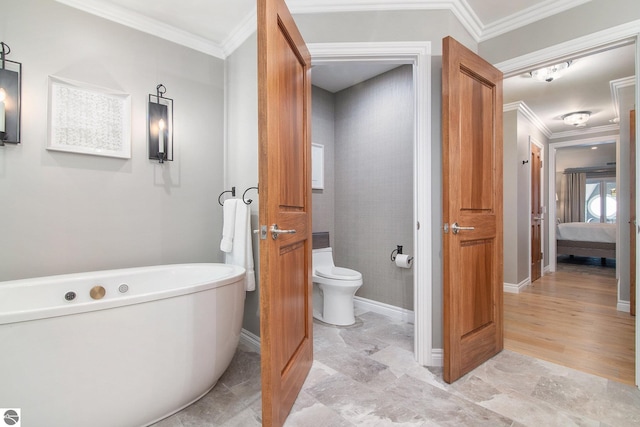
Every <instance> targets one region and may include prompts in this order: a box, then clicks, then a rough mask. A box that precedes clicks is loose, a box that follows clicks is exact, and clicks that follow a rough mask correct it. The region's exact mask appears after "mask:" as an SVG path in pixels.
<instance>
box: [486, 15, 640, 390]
mask: <svg viewBox="0 0 640 427" xmlns="http://www.w3.org/2000/svg"><path fill="white" fill-rule="evenodd" d="M629 41H633V42H635V46H636V67H635V68H636V70H635V71H636V73H635V83H636V91H635V92H636V95H635V102H636V105H640V20H637V21H633V22H629V23H626V24H623V25H619V26H617V27H612V28H607V29H605V30H602V31H598V32H595V33H593V34H588V35H586V36H582V37H578V38H577V39H573V40H569V41H566V42H563V43H559V44H557V45H555V46H551V47H549V48H545V49H541V50H538V51H535V52H532V53H528V54H526V55H522V56H519V57H517V58H513V59H509V60H507V61H503V62H500V63H498V64H494V66H495V67H497V68H498V69H499V70H501V71H502V72H503V73H504V74H505V78H506V77H512V76H515V75H518V74H519V73H522V72H525V71H527V70H530V69H531V68H533V67H535V66H537V65H540V64H544V63H546V64H553V63H556V61H558V60H559V59H566V58H569V57H574V56H576V55H578V54H585V55H586V54H588V53H590V52H597V51H599V50H602V49H603V48H607V47H613V46H616V45H622V44H625V43H628V42H629ZM638 125H640V114H638V115H636V129H640V127H639V126H638ZM639 148H640V145H639V144H638V137H637V136H636V152H640V151H638V150H639ZM549 163H551V162H549ZM549 166H550V168H551V166H552V165H551V164H550V165H549ZM550 170H553V169H550ZM637 170H640V156H637V157H636V171H637ZM550 181H551V180H550ZM553 182H554V186H555V180H554V181H553ZM639 196H640V174H636V212H640V197H639ZM552 197H553V198H554V201H553V204H551V203H550V206H553V207H554V211H555V193H551V191H549V199H551V198H552ZM550 230H551V233H553V237H555V227H550ZM550 241H552V240H550ZM550 246H553V245H550ZM636 251H637V252H636V253H640V252H638V251H640V239H636ZM549 252H550V254H549V255H550V256H551V259H550V261H551V262H553V263H554V266H555V261H554V260H555V248H553V251H549ZM638 277H640V263H638V262H636V278H638ZM639 309H640V299H639V298H636V310H639ZM635 348H636V385H640V351H638V349H640V316H636V347H635Z"/></svg>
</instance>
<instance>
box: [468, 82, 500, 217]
mask: <svg viewBox="0 0 640 427" xmlns="http://www.w3.org/2000/svg"><path fill="white" fill-rule="evenodd" d="M478 77H479V76H476V75H472V74H471V73H470V72H469V71H468V70H463V71H462V72H461V73H460V79H461V85H462V87H461V89H460V93H461V94H465V95H466V96H464V97H462V98H461V99H460V110H461V111H460V117H463V118H464V120H463V121H462V122H461V127H462V130H461V133H463V134H465V135H467V138H470V140H471V141H470V144H468V145H467V142H469V141H460V142H461V143H462V144H465V146H466V147H467V148H470V150H469V149H462V147H461V150H460V156H461V161H460V172H461V173H462V186H461V190H462V193H461V195H462V200H461V208H462V209H470V210H492V209H493V203H494V199H493V196H494V195H493V192H492V191H491V190H492V188H493V182H492V180H493V173H492V170H493V163H492V153H493V146H492V144H493V139H492V138H491V135H492V133H493V129H492V126H493V115H492V114H491V112H489V111H484V110H482V109H481V108H479V107H480V106H482V105H484V104H486V103H487V102H491V98H492V97H493V91H492V89H491V88H490V87H488V86H487V85H485V84H484V82H483V81H482V80H480V79H479V78H478ZM478 111H480V113H478Z"/></svg>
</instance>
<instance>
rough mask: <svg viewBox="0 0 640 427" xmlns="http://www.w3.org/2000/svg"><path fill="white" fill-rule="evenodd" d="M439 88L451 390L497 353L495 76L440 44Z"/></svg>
mask: <svg viewBox="0 0 640 427" xmlns="http://www.w3.org/2000/svg"><path fill="white" fill-rule="evenodd" d="M442 82H443V85H442V104H443V108H442V119H443V120H442V129H443V177H442V180H443V221H444V223H445V227H444V229H443V231H444V233H445V234H444V237H443V258H444V271H443V276H444V277H443V279H444V280H443V293H444V298H443V299H444V306H443V315H444V370H443V378H444V380H445V381H447V382H453V381H455V380H456V379H458V378H459V377H461V376H462V375H464V374H465V373H467V372H469V371H470V370H471V369H473V368H475V367H476V366H478V365H480V364H481V363H483V362H484V361H486V360H487V359H488V358H490V357H492V356H493V355H495V354H496V353H498V352H499V351H501V350H502V347H503V343H502V333H503V326H502V287H503V279H502V277H503V248H502V247H503V238H502V211H503V208H502V73H500V71H498V70H497V69H495V68H494V67H492V66H491V65H490V64H488V63H487V62H486V61H484V60H483V59H482V58H480V57H478V56H477V55H475V54H474V53H473V52H471V51H469V50H468V49H466V48H465V47H464V46H462V45H461V44H459V43H458V42H456V41H455V40H453V39H452V38H450V37H447V38H445V39H444V40H443V67H442ZM455 225H458V226H460V227H465V228H466V229H462V230H460V231H456V230H454V228H453V227H454V226H455Z"/></svg>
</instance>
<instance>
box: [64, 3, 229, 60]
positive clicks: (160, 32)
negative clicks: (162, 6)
mask: <svg viewBox="0 0 640 427" xmlns="http://www.w3.org/2000/svg"><path fill="white" fill-rule="evenodd" d="M56 1H57V2H58V3H62V4H64V5H67V6H70V7H73V8H75V9H78V10H82V11H83V12H87V13H90V14H92V15H96V16H99V17H101V18H104V19H107V20H109V21H112V22H116V23H118V24H121V25H124V26H127V27H130V28H133V29H136V30H138V31H142V32H143V33H147V34H151V35H153V36H156V37H160V38H162V39H165V40H168V41H170V42H173V43H176V44H179V45H182V46H186V47H188V48H191V49H194V50H197V51H199V52H202V53H206V54H208V55H211V56H215V57H216V58H220V59H224V58H225V54H224V51H223V49H222V48H221V47H220V46H218V45H217V44H216V43H213V42H212V41H210V40H207V39H205V38H204V37H200V36H197V35H195V34H192V33H189V32H187V31H184V30H181V29H179V28H176V27H173V26H171V25H167V24H164V23H162V22H159V21H157V20H155V19H151V18H149V17H146V16H144V15H142V14H139V13H137V12H133V11H131V10H128V9H125V8H122V7H120V6H116V5H113V4H110V3H107V2H103V1H100V0H56Z"/></svg>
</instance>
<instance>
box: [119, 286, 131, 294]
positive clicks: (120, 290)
mask: <svg viewBox="0 0 640 427" xmlns="http://www.w3.org/2000/svg"><path fill="white" fill-rule="evenodd" d="M128 290H129V285H127V284H126V283H123V284H122V285H120V286H119V287H118V292H120V293H121V294H124V293H125V292H127V291H128Z"/></svg>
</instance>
